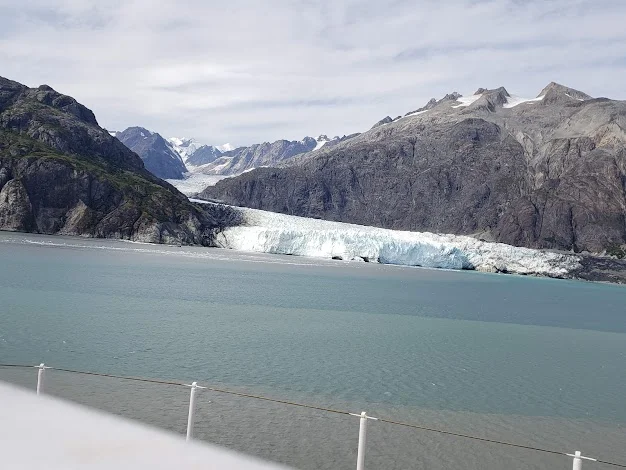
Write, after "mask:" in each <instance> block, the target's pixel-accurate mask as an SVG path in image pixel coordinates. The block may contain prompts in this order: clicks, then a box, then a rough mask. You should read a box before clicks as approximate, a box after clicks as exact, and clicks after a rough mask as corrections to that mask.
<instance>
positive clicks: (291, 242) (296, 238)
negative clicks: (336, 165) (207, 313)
mask: <svg viewBox="0 0 626 470" xmlns="http://www.w3.org/2000/svg"><path fill="white" fill-rule="evenodd" d="M191 200H192V201H194V202H202V203H207V202H206V201H201V200H194V199H191ZM233 209H235V210H237V211H241V214H242V219H243V223H242V224H241V225H239V226H235V227H228V228H225V229H223V230H222V231H221V232H220V233H219V234H218V235H217V238H216V244H217V246H219V247H221V248H230V249H234V250H242V251H248V252H262V253H274V254H285V255H297V256H308V257H316V258H327V259H328V258H335V259H341V260H360V261H369V262H378V263H383V264H394V265H404V266H422V267H428V268H444V269H471V270H478V271H483V272H502V273H513V274H528V275H539V276H549V277H568V273H570V272H571V271H574V270H576V269H578V268H580V258H579V257H578V256H576V255H573V254H566V253H555V252H549V251H542V250H535V249H531V248H522V247H515V246H511V245H506V244H503V243H492V242H486V241H481V240H478V239H475V238H472V237H469V236H462V235H448V234H435V233H429V232H408V231H399V230H389V229H382V228H376V227H367V226H362V225H354V224H347V223H341V222H331V221H325V220H318V219H309V218H304V217H297V216H291V215H285V214H278V213H274V212H266V211H262V210H257V209H248V208H241V207H233Z"/></svg>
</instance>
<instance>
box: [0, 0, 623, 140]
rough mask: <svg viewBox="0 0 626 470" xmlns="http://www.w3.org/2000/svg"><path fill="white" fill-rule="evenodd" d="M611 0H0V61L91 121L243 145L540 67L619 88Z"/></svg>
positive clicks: (554, 75) (533, 76)
mask: <svg viewBox="0 0 626 470" xmlns="http://www.w3.org/2000/svg"><path fill="white" fill-rule="evenodd" d="M625 25H626V1H624V0H436V1H431V0H421V1H420V0H389V1H384V0H360V1H353V0H320V1H314V0H265V1H258V0H223V1H217V0H176V1H169V0H161V1H159V2H155V1H153V0H123V1H117V0H111V1H104V0H99V1H94V0H19V1H13V0H11V1H9V0H0V75H1V76H4V77H6V78H10V79H12V80H16V81H18V82H21V83H24V84H25V85H28V86H31V87H36V86H38V85H41V84H47V85H50V86H52V87H53V88H54V89H56V90H57V91H59V92H61V93H64V94H67V95H71V96H73V97H74V98H76V99H77V100H78V101H80V102H81V103H83V104H84V105H86V106H87V107H89V108H90V109H92V110H93V111H94V112H95V113H96V117H97V119H98V122H99V123H100V125H101V126H103V127H105V128H107V129H109V130H123V129H125V128H126V127H129V126H142V127H146V128H148V129H149V130H152V131H156V132H159V133H160V134H162V135H163V136H164V137H172V136H177V137H182V136H185V137H194V138H196V139H198V140H200V141H201V142H203V143H207V144H214V145H218V144H223V143H225V142H230V143H233V144H235V145H248V144H252V143H257V142H264V141H274V140H277V139H280V138H285V139H291V140H296V139H301V138H302V137H304V136H306V135H310V136H314V137H316V136H317V135H319V134H328V135H329V136H334V135H344V134H350V133H353V132H362V131H364V130H366V129H369V128H370V127H371V126H372V125H373V124H374V123H375V122H377V121H379V120H380V119H382V118H384V117H385V116H387V115H390V116H391V117H395V116H397V115H400V114H405V113H406V112H408V111H412V110H414V109H416V108H419V107H420V106H423V105H424V104H425V103H426V102H427V101H428V100H429V99H430V98H432V97H436V98H441V97H442V96H443V95H445V94H446V93H450V92H452V91H458V92H460V93H462V94H464V95H467V94H472V93H474V91H475V90H476V89H477V88H479V87H484V88H496V87H499V86H504V87H506V88H507V90H508V91H509V93H512V94H516V95H520V96H524V97H535V96H537V94H538V93H539V92H540V91H541V89H542V88H543V87H544V86H546V85H547V84H548V83H550V82H551V81H556V82H559V83H562V84H564V85H567V86H570V87H572V88H576V89H579V90H582V91H584V92H586V93H588V94H590V95H592V96H596V97H598V96H605V97H610V98H614V99H626V87H625V86H624V83H626V27H625Z"/></svg>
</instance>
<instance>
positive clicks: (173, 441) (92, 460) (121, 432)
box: [0, 382, 286, 470]
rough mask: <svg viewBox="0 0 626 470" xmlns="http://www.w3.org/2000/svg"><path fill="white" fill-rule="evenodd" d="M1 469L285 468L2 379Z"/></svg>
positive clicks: (276, 469) (156, 469)
mask: <svg viewBox="0 0 626 470" xmlns="http://www.w3.org/2000/svg"><path fill="white" fill-rule="evenodd" d="M0 459H1V460H0V462H1V463H0V468H2V469H3V470H18V469H29V470H30V469H44V468H45V469H48V470H61V469H62V470H74V469H76V470H78V469H81V470H96V469H98V470H104V469H107V470H112V469H115V470H126V469H133V470H137V469H144V468H145V469H151V470H158V469H185V470H192V469H204V470H210V469H234V470H239V469H241V470H244V469H245V470H270V469H275V470H279V469H281V468H282V469H285V468H286V467H280V466H278V465H274V464H269V463H265V462H261V461H257V460H254V459H252V458H250V457H246V456H242V455H240V454H236V453H234V452H231V451H228V450H224V449H222V448H219V447H216V446H211V445H208V444H203V443H199V442H193V443H186V442H185V439H184V436H179V435H176V434H169V433H167V432H165V431H161V430H158V429H154V428H151V427H147V426H144V425H142V424H139V423H136V422H133V421H128V420H125V419H122V418H119V417H117V416H112V415H108V414H105V413H102V412H99V411H94V410H91V409H89V408H85V407H82V406H79V405H75V404H72V403H68V402H65V401H61V400H58V399H55V398H51V397H47V396H45V395H42V396H37V395H36V394H35V393H34V392H31V391H29V390H25V389H21V388H17V387H15V386H12V385H9V384H6V383H4V382H0Z"/></svg>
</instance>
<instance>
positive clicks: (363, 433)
mask: <svg viewBox="0 0 626 470" xmlns="http://www.w3.org/2000/svg"><path fill="white" fill-rule="evenodd" d="M350 415H352V416H358V417H359V418H361V419H360V423H359V447H358V448H357V454H356V470H365V440H366V438H367V420H368V419H372V420H374V421H377V420H378V418H372V417H371V416H367V413H366V412H365V411H362V412H361V414H360V415H359V414H355V413H350Z"/></svg>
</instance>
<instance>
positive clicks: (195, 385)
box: [187, 382, 206, 441]
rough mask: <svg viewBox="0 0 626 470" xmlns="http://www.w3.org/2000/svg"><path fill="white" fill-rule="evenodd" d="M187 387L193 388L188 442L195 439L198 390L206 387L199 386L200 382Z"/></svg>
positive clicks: (188, 423) (190, 398) (190, 400)
mask: <svg viewBox="0 0 626 470" xmlns="http://www.w3.org/2000/svg"><path fill="white" fill-rule="evenodd" d="M187 387H191V393H190V395H189V415H188V416H187V441H190V440H191V439H192V438H193V423H194V419H195V414H196V389H198V388H206V387H201V386H200V385H198V382H191V385H187Z"/></svg>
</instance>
